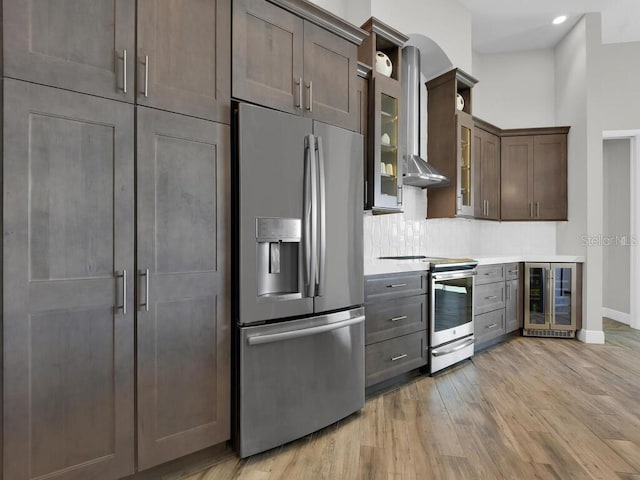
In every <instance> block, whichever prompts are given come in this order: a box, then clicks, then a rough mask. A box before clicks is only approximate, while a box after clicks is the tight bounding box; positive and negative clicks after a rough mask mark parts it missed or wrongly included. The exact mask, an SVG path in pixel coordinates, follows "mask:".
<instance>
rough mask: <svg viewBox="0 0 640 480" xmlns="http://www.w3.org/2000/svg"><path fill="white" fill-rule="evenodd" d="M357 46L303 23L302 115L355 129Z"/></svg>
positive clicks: (356, 117)
mask: <svg viewBox="0 0 640 480" xmlns="http://www.w3.org/2000/svg"><path fill="white" fill-rule="evenodd" d="M357 69H358V47H356V46H355V45H354V44H353V43H351V42H348V41H347V40H344V39H342V38H340V37H338V36H337V35H335V34H333V33H331V32H329V31H327V30H325V29H323V28H320V27H318V26H316V25H314V24H313V23H310V22H307V21H305V22H304V91H305V99H304V102H303V103H304V107H305V109H304V111H305V115H306V116H310V117H313V118H315V119H316V120H320V121H322V122H325V123H329V124H331V125H336V126H338V127H343V128H347V129H349V130H356V129H357V125H358V115H359V114H360V112H359V110H358V98H357V95H356V80H357V79H358V75H357Z"/></svg>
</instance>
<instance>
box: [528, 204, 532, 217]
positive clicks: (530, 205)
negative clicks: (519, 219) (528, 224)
mask: <svg viewBox="0 0 640 480" xmlns="http://www.w3.org/2000/svg"><path fill="white" fill-rule="evenodd" d="M529 217H531V218H533V203H529Z"/></svg>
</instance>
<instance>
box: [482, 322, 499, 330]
mask: <svg viewBox="0 0 640 480" xmlns="http://www.w3.org/2000/svg"><path fill="white" fill-rule="evenodd" d="M497 326H498V324H497V323H492V324H491V325H487V326H486V327H485V328H488V329H492V328H496V327H497Z"/></svg>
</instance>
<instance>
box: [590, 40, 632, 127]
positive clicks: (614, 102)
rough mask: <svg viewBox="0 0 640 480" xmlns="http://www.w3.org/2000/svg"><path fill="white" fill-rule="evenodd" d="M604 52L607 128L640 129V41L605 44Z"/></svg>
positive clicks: (602, 67)
mask: <svg viewBox="0 0 640 480" xmlns="http://www.w3.org/2000/svg"><path fill="white" fill-rule="evenodd" d="M601 52H602V54H601V58H600V67H599V69H598V71H599V73H600V80H599V81H600V82H601V86H602V110H601V113H600V115H601V118H602V123H603V129H604V130H633V129H640V42H631V43H617V44H608V45H602V47H601Z"/></svg>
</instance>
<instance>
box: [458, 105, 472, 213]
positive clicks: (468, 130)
mask: <svg viewBox="0 0 640 480" xmlns="http://www.w3.org/2000/svg"><path fill="white" fill-rule="evenodd" d="M456 117H457V129H458V140H457V142H458V143H457V147H456V149H457V165H458V167H457V168H458V172H457V179H456V181H457V191H458V193H457V199H456V200H457V206H456V212H457V215H461V216H473V213H474V211H473V210H474V203H475V202H474V198H473V183H474V168H473V163H474V159H473V141H474V137H473V130H474V127H473V119H472V117H471V115H469V114H467V113H464V112H458V113H457V115H456Z"/></svg>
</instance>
